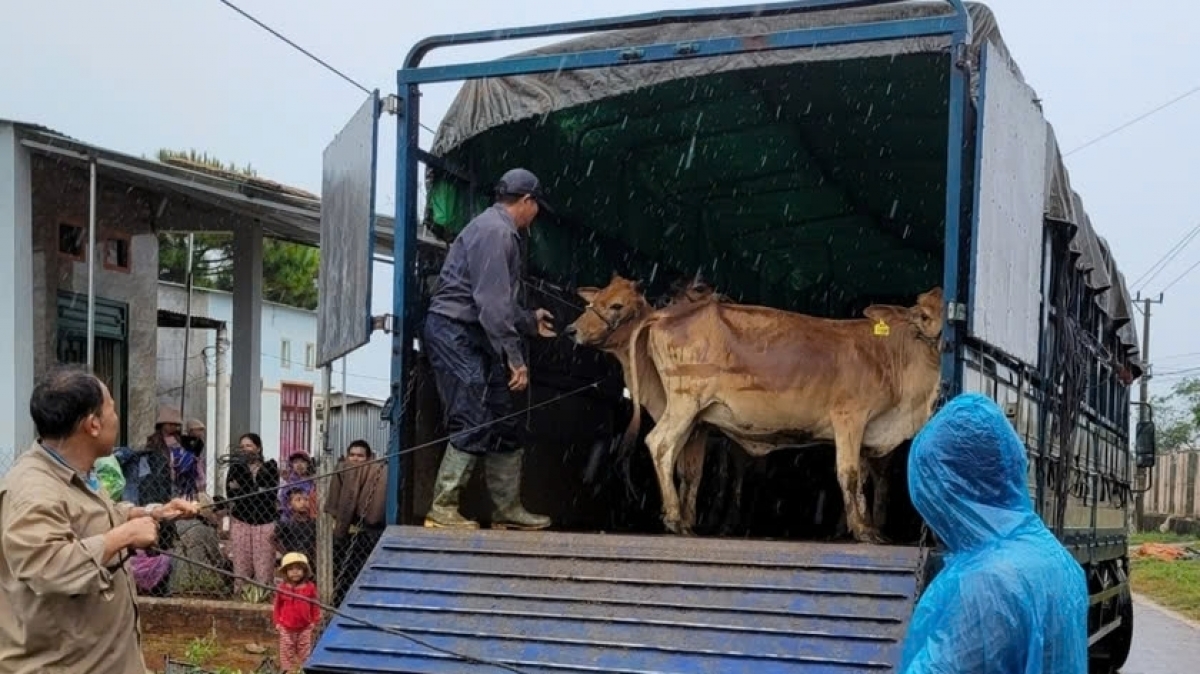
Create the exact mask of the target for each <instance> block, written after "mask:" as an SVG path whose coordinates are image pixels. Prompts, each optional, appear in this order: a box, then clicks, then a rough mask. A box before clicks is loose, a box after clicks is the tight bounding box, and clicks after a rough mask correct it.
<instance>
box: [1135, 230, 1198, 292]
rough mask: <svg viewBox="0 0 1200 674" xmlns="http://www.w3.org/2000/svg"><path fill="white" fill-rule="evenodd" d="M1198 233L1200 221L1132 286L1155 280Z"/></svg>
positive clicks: (1142, 286)
mask: <svg viewBox="0 0 1200 674" xmlns="http://www.w3.org/2000/svg"><path fill="white" fill-rule="evenodd" d="M1198 234H1200V223H1196V226H1195V227H1193V228H1192V229H1191V230H1190V231H1189V232H1188V233H1187V234H1184V235H1183V237H1181V238H1180V239H1179V240H1178V241H1176V242H1175V245H1174V246H1172V247H1171V248H1170V249H1169V250H1168V251H1167V252H1165V253H1163V254H1162V257H1160V258H1158V261H1157V262H1155V263H1154V264H1153V265H1151V266H1150V268H1149V269H1147V270H1146V271H1145V273H1143V274H1142V275H1141V276H1139V277H1137V279H1136V280H1135V281H1134V282H1133V283H1130V284H1129V285H1130V287H1133V286H1137V285H1138V284H1139V283H1140V284H1141V286H1140V287H1141V288H1145V287H1146V285H1147V284H1149V283H1150V282H1151V281H1153V280H1154V279H1155V277H1157V276H1158V275H1159V274H1161V273H1162V272H1163V270H1164V269H1166V268H1167V265H1168V264H1170V262H1171V261H1172V260H1174V259H1175V258H1176V257H1177V256H1178V255H1179V254H1180V253H1182V252H1183V249H1184V248H1186V247H1187V245H1188V244H1189V243H1191V242H1192V239H1194V238H1196V236H1197V235H1198ZM1152 272H1153V273H1152ZM1147 275H1149V278H1147ZM1143 280H1144V281H1143Z"/></svg>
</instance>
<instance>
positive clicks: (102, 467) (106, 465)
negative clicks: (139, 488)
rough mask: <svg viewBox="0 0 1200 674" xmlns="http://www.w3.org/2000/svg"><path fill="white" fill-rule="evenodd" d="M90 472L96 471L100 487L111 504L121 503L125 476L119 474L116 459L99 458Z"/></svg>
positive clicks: (109, 457) (118, 465)
mask: <svg viewBox="0 0 1200 674" xmlns="http://www.w3.org/2000/svg"><path fill="white" fill-rule="evenodd" d="M92 470H94V471H96V477H97V478H99V479H100V486H101V487H103V489H104V493H105V494H108V497H109V498H110V499H112V501H113V503H119V502H121V501H122V500H123V497H124V494H125V474H124V473H122V472H121V464H120V463H119V462H118V461H117V459H116V458H115V457H112V456H103V457H100V458H99V459H96V462H95V463H94V464H93V465H92Z"/></svg>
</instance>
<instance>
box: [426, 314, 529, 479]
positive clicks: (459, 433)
mask: <svg viewBox="0 0 1200 674" xmlns="http://www.w3.org/2000/svg"><path fill="white" fill-rule="evenodd" d="M424 333H425V334H424V340H423V341H422V343H421V345H422V350H423V351H424V352H425V355H426V356H428V357H429V364H430V365H431V366H432V367H433V377H434V383H435V384H436V385H437V390H438V397H439V398H441V400H442V415H443V417H444V419H445V422H446V430H447V431H448V434H449V435H450V443H451V444H453V445H454V447H455V448H457V449H459V450H461V451H464V452H467V453H469V454H475V455H481V454H487V453H489V452H511V451H514V450H516V449H518V448H519V447H520V446H521V441H522V439H523V438H522V437H521V424H520V419H519V418H518V417H516V416H512V414H513V404H512V394H511V393H510V392H509V390H508V379H509V371H508V367H507V366H506V365H505V363H504V360H503V358H501V357H500V356H499V355H497V354H496V353H495V352H494V351H493V350H492V347H491V344H490V343H489V342H488V339H487V335H485V334H484V332H483V328H482V327H480V326H479V325H477V324H473V323H463V322H461V321H456V320H453V319H450V318H446V317H445V316H441V315H438V314H429V315H428V316H427V317H426V319H425V330H424ZM504 417H508V418H507V419H504V420H503V421H499V420H500V419H503V418H504Z"/></svg>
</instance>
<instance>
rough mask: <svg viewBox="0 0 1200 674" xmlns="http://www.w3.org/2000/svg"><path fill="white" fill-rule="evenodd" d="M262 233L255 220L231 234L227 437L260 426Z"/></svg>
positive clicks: (257, 430) (232, 438)
mask: <svg viewBox="0 0 1200 674" xmlns="http://www.w3.org/2000/svg"><path fill="white" fill-rule="evenodd" d="M262 257H263V232H262V227H260V226H259V225H258V224H257V223H255V224H254V225H253V226H251V225H243V226H241V227H239V228H238V229H237V231H235V232H234V233H233V344H232V349H233V358H232V360H233V362H232V366H233V367H232V368H230V369H231V370H232V371H233V372H232V373H231V374H232V376H231V377H230V391H229V436H230V440H231V441H234V442H236V440H235V438H237V437H238V436H240V435H241V434H242V433H248V432H255V433H258V432H259V431H261V430H262V429H261V428H260V427H259V426H260V424H261V423H262V369H261V363H262V303H263V273H262V269H263V261H262Z"/></svg>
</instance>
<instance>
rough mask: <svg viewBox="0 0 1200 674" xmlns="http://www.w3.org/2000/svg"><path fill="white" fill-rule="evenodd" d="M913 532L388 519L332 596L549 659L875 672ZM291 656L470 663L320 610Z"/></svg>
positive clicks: (355, 609) (626, 665)
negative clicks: (790, 536)
mask: <svg viewBox="0 0 1200 674" xmlns="http://www.w3.org/2000/svg"><path fill="white" fill-rule="evenodd" d="M918 559H919V553H918V551H917V550H916V549H915V548H905V547H884V546H868V545H831V544H821V543H793V542H776V541H745V540H716V539H701V538H679V537H662V536H611V535H599V534H596V535H589V534H565V533H548V532H540V533H518V532H492V531H474V532H448V531H432V530H427V529H422V528H418V527H391V528H389V529H388V531H387V533H386V534H385V535H384V537H383V539H382V541H381V543H380V545H379V547H378V548H377V549H376V550H375V553H374V554H373V555H372V557H371V559H370V561H369V562H368V564H367V566H366V568H365V570H364V572H363V574H362V575H361V576H360V577H359V578H358V580H357V581H356V582H355V585H354V587H353V589H352V590H351V591H350V593H349V594H348V596H347V599H346V602H345V604H344V605H343V607H342V608H343V610H346V611H347V612H349V613H351V614H353V615H356V616H360V617H363V618H365V619H367V620H370V621H372V622H373V623H375V624H381V625H387V626H389V627H394V628H397V629H402V630H405V631H407V632H409V633H411V634H412V636H414V637H417V638H419V639H421V640H423V641H426V642H428V643H430V644H432V645H435V646H438V647H441V648H446V649H450V650H453V651H455V652H459V653H464V654H468V655H471V656H473V657H478V658H482V659H487V660H491V661H498V662H503V663H505V664H508V665H511V666H514V667H517V668H519V669H521V670H522V671H526V672H530V673H539V674H540V673H549V672H620V673H634V672H636V673H639V674H641V673H650V672H656V673H657V672H661V673H664V674H666V673H672V672H689V673H700V672H731V671H750V670H751V669H752V670H753V671H754V672H756V674H771V673H774V672H780V673H782V672H788V673H791V672H812V673H815V674H820V673H822V672H837V673H839V674H846V673H849V672H886V671H890V669H891V667H892V666H893V665H894V664H895V663H896V660H897V658H898V657H899V651H900V641H901V639H902V638H903V634H904V632H905V630H906V628H907V625H908V619H909V615H910V614H911V612H912V607H913V601H914V600H913V594H914V592H915V589H916V580H915V568H916V565H917V562H918ZM306 671H316V672H348V671H359V672H413V673H416V672H421V673H425V672H429V673H433V672H456V673H464V674H470V673H474V672H494V671H500V670H498V669H497V668H495V667H489V666H486V665H472V664H467V663H464V662H462V661H459V660H455V659H454V658H453V657H452V656H448V655H445V654H442V653H438V652H436V651H434V650H432V649H429V648H426V647H424V646H421V645H419V644H416V643H413V642H412V641H408V640H405V639H403V638H401V637H399V636H395V635H390V634H387V633H384V632H380V631H378V630H374V629H370V628H368V627H364V626H361V625H357V624H355V623H352V622H349V621H345V620H341V619H337V618H335V619H334V620H333V622H332V623H331V624H330V627H329V629H327V630H326V632H325V634H324V635H323V636H322V638H321V640H320V642H319V643H318V644H317V648H316V649H315V651H314V654H313V657H312V659H311V660H310V661H309V662H308V664H307V665H306Z"/></svg>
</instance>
